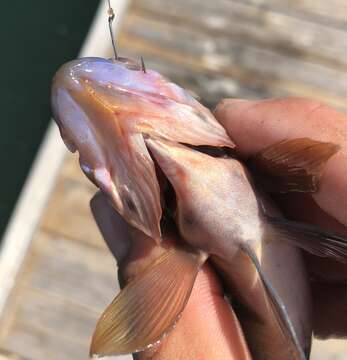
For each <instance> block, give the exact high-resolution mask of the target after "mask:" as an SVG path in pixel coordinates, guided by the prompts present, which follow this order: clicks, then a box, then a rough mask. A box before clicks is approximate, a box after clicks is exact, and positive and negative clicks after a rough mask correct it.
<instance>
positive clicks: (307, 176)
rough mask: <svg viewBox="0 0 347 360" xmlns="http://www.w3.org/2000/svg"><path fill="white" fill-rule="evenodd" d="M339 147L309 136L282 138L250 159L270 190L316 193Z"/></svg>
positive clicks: (264, 185) (263, 182) (263, 184)
mask: <svg viewBox="0 0 347 360" xmlns="http://www.w3.org/2000/svg"><path fill="white" fill-rule="evenodd" d="M339 148H340V147H339V146H338V145H336V144H333V143H328V142H321V141H316V140H312V139H309V138H299V139H293V140H283V141H280V142H277V143H275V144H274V145H271V146H269V147H267V148H265V149H264V150H262V151H260V152H259V153H258V154H256V155H255V156H254V157H252V158H251V159H250V163H251V168H253V169H254V170H255V173H256V174H257V175H258V178H260V182H261V183H262V186H263V187H265V190H267V191H269V192H279V193H286V192H293V191H296V192H310V193H312V192H316V191H318V189H319V185H320V179H321V176H322V174H323V171H324V167H325V164H326V162H327V161H328V160H329V159H330V158H331V157H332V156H333V155H334V154H336V153H337V151H338V150H339Z"/></svg>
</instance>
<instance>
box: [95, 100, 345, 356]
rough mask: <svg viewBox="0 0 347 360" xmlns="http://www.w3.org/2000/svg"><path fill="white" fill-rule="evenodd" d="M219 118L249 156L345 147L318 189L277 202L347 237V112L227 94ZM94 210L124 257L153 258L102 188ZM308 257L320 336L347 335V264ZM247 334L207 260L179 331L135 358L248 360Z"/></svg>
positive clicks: (117, 252)
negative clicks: (283, 147)
mask: <svg viewBox="0 0 347 360" xmlns="http://www.w3.org/2000/svg"><path fill="white" fill-rule="evenodd" d="M215 116H216V118H217V120H219V121H220V122H221V124H222V125H223V126H224V127H225V129H226V130H227V132H228V133H229V135H230V137H231V138H232V140H233V141H234V142H235V144H236V146H237V151H238V153H239V155H240V158H241V159H247V158H248V157H250V156H252V155H253V154H256V153H257V152H258V151H259V150H262V149H263V148H265V147H266V146H269V145H272V144H273V143H275V142H278V141H281V140H285V139H293V138H300V137H301V138H302V137H310V138H312V139H315V140H320V141H328V142H333V143H336V144H339V145H340V146H341V149H340V151H339V153H338V154H336V155H335V156H334V157H333V158H332V159H330V160H329V162H328V164H327V166H326V169H325V171H324V174H323V178H322V183H321V188H320V190H319V192H318V193H316V194H313V195H308V194H286V195H280V196H276V197H275V201H276V203H277V204H278V206H279V207H280V208H281V210H282V211H283V212H284V214H285V215H286V216H287V217H288V218H290V219H293V220H299V221H305V222H309V223H312V224H316V225H319V226H320V227H322V228H325V229H327V230H332V231H334V232H337V233H339V234H341V235H347V227H346V226H347V206H346V205H347V191H346V189H347V171H346V165H347V116H345V115H343V114H342V113H339V112H337V111H335V110H334V109H332V108H330V107H328V106H326V105H323V104H321V103H317V102H315V101H310V100H305V99H301V98H282V99H269V100H262V101H246V100H237V99H230V100H229V99H227V100H223V101H222V102H220V104H219V105H218V106H217V108H216V110H215ZM91 209H92V212H93V215H94V218H95V220H96V222H97V224H98V226H99V228H100V230H101V232H102V234H103V237H104V239H105V241H106V243H107V245H108V246H109V248H110V250H111V251H112V253H113V255H114V256H115V258H116V259H117V261H118V262H122V261H123V259H124V258H125V257H126V256H127V254H128V253H132V252H135V253H136V252H138V254H135V256H138V257H145V256H147V253H148V252H150V248H151V242H150V241H148V242H146V241H143V240H141V246H139V248H141V249H140V250H137V249H136V248H137V247H136V246H130V244H134V241H136V236H138V233H136V231H134V230H133V229H131V228H130V227H129V226H128V225H127V224H126V223H125V221H124V220H123V219H122V218H121V217H120V216H119V215H118V214H117V213H116V212H115V211H114V210H113V209H112V208H111V206H110V205H109V204H108V202H107V200H106V198H105V197H104V196H103V195H102V194H101V193H98V194H97V195H96V196H95V197H94V198H93V199H92V201H91ZM138 243H140V242H138ZM132 256H134V254H133V253H132ZM305 259H306V262H307V266H308V270H309V272H310V274H311V279H312V282H311V283H312V292H313V301H314V319H315V320H314V321H315V323H314V333H315V336H317V337H321V338H327V337H331V336H335V337H343V336H346V335H347V324H346V321H345V319H344V316H342V314H345V313H346V310H347V286H346V282H347V265H346V264H341V263H337V262H335V261H334V260H331V259H325V258H317V257H315V256H312V255H308V254H305ZM240 331H241V330H240V327H239V324H238V321H237V319H236V316H235V314H234V312H233V310H232V308H231V307H230V305H229V304H228V303H227V302H226V300H225V299H224V294H223V290H222V287H221V285H220V282H219V280H218V277H217V275H216V274H215V273H214V271H213V269H212V268H211V266H210V265H209V264H206V265H205V266H204V267H203V269H202V271H200V273H199V275H198V277H197V280H196V283H195V285H194V288H193V291H192V295H191V297H190V299H189V301H188V304H187V306H186V308H185V310H184V312H183V314H182V317H181V318H180V321H179V322H178V323H177V326H176V327H175V329H174V330H173V331H172V333H171V334H170V335H169V336H168V337H166V338H165V339H164V340H163V341H162V343H161V344H160V345H159V346H158V347H155V348H154V349H152V350H149V351H145V352H142V353H139V354H136V355H134V358H135V359H139V360H143V359H149V358H151V359H155V360H173V359H181V360H185V359H187V360H188V359H197V360H199V359H201V360H202V359H211V358H213V359H235V360H236V359H241V358H242V359H243V358H244V357H241V356H240V354H241V353H243V354H244V353H245V352H247V349H246V345H245V343H244V342H243V341H242V336H240Z"/></svg>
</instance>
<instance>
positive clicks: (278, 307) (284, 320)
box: [242, 244, 307, 360]
mask: <svg viewBox="0 0 347 360" xmlns="http://www.w3.org/2000/svg"><path fill="white" fill-rule="evenodd" d="M242 250H243V251H244V252H245V253H246V254H247V255H248V257H249V258H250V260H251V261H252V263H253V265H254V267H255V268H256V270H257V272H258V275H259V278H260V279H261V281H262V285H263V287H264V289H265V291H266V295H267V298H268V301H269V305H270V306H271V309H272V311H273V313H274V315H275V317H276V320H277V321H278V324H279V326H280V328H281V331H282V332H283V335H284V336H285V338H287V339H289V340H291V343H292V346H291V349H293V350H292V351H293V355H294V357H293V358H295V359H298V360H306V359H307V357H306V355H305V353H304V351H303V349H302V346H301V344H300V341H299V339H298V337H297V334H296V331H295V328H294V326H293V324H292V321H291V320H290V318H289V315H288V312H287V310H286V307H285V305H284V303H283V301H282V300H281V298H280V297H279V295H278V294H277V292H276V290H275V289H274V288H273V286H272V285H271V283H270V281H269V280H268V278H267V276H266V275H265V274H264V272H263V270H262V268H261V264H260V263H259V260H258V258H257V256H256V254H255V253H254V251H253V250H252V249H251V247H250V246H248V245H247V244H245V245H243V246H242Z"/></svg>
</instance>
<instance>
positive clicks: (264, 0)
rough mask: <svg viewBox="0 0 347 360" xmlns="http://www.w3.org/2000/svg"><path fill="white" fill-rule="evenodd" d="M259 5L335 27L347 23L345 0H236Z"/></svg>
mask: <svg viewBox="0 0 347 360" xmlns="http://www.w3.org/2000/svg"><path fill="white" fill-rule="evenodd" d="M236 1H242V2H246V3H248V4H252V5H254V6H257V7H264V8H271V9H274V10H276V11H279V12H284V13H287V14H291V15H292V16H297V17H300V18H305V19H309V20H311V21H315V22H321V23H325V24H329V25H330V26H335V27H346V25H347V3H346V1H345V0H329V1H325V0H320V1H319V0H294V1H293V0H281V1H278V0H236Z"/></svg>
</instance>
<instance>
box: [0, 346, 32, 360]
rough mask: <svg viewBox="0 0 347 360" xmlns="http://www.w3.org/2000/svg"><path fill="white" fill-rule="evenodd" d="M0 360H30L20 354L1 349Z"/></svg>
mask: <svg viewBox="0 0 347 360" xmlns="http://www.w3.org/2000/svg"><path fill="white" fill-rule="evenodd" d="M0 360H29V358H27V357H25V358H24V357H21V356H19V355H18V354H15V353H12V352H10V351H7V350H5V349H1V348H0Z"/></svg>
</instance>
